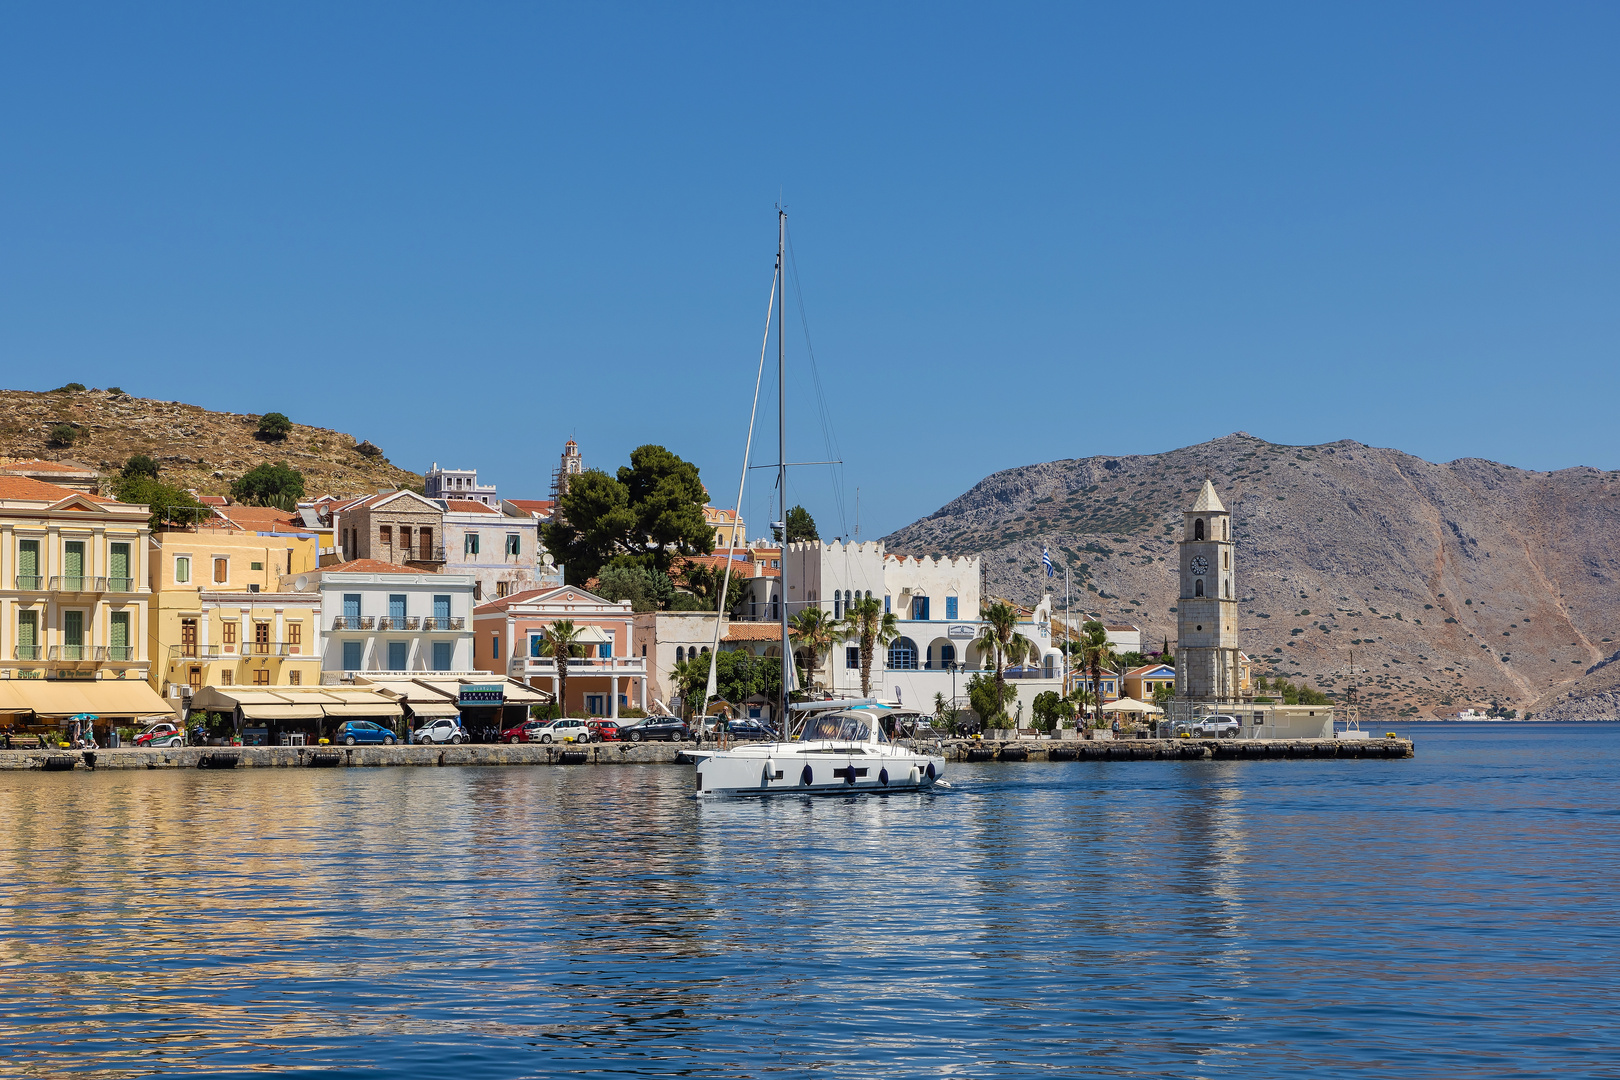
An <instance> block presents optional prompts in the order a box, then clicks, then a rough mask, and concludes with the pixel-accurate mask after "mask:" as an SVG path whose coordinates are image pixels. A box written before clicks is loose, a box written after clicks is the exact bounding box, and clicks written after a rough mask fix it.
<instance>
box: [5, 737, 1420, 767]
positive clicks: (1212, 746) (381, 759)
mask: <svg viewBox="0 0 1620 1080" xmlns="http://www.w3.org/2000/svg"><path fill="white" fill-rule="evenodd" d="M705 745H712V744H705ZM922 745H924V746H927V747H929V748H931V749H933V750H934V751H935V752H938V753H942V754H943V755H944V756H945V757H946V758H947V759H949V760H951V761H964V762H980V761H1004V762H1022V761H1037V762H1041V761H1189V760H1201V759H1220V760H1273V759H1275V760H1284V759H1291V758H1409V757H1412V756H1413V755H1414V754H1415V752H1416V750H1415V746H1414V744H1413V742H1412V740H1410V739H1399V738H1381V739H1125V740H1119V741H1098V742H1090V741H1071V740H1053V739H1021V740H1016V741H1007V742H985V741H979V740H976V739H947V740H944V741H943V742H933V743H924V744H922ZM694 749H695V747H694V745H693V744H691V743H665V742H661V743H592V744H590V745H588V746H571V745H557V744H551V745H540V744H537V743H517V744H510V743H489V744H485V743H464V744H462V745H459V746H181V747H169V748H164V749H157V750H147V749H134V748H119V749H116V750H96V751H91V752H88V753H87V752H85V751H79V750H61V749H57V750H49V749H46V750H3V751H0V770H6V769H11V770H27V769H35V770H42V771H63V772H66V771H72V770H90V769H96V770H102V769H197V768H202V769H209V768H214V769H237V768H242V769H300V768H303V769H307V768H378V767H389V766H404V767H411V766H414V767H422V768H428V767H435V768H436V767H439V766H458V765H459V766H494V765H570V766H573V765H675V764H685V763H686V762H687V761H688V760H689V759H688V756H687V755H688V754H690V753H691V752H692V751H693V750H694Z"/></svg>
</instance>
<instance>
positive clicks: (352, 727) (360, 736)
mask: <svg viewBox="0 0 1620 1080" xmlns="http://www.w3.org/2000/svg"><path fill="white" fill-rule="evenodd" d="M334 741H336V742H340V743H342V744H343V745H344V746H353V745H354V744H355V743H382V744H383V745H385V746H393V745H394V733H393V731H391V730H390V729H388V728H385V727H383V726H382V725H380V724H373V723H372V722H371V721H370V720H345V721H344V722H343V726H342V727H340V728H338V729H337V739H336V740H334Z"/></svg>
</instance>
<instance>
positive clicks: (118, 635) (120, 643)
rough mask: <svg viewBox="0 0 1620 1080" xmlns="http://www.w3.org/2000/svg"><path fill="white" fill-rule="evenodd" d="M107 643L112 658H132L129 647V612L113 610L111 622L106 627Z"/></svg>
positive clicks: (132, 652) (132, 654)
mask: <svg viewBox="0 0 1620 1080" xmlns="http://www.w3.org/2000/svg"><path fill="white" fill-rule="evenodd" d="M107 644H108V645H109V646H111V648H110V650H109V655H110V657H111V658H112V659H114V660H130V659H133V658H134V656H135V653H134V650H132V649H131V648H130V647H129V612H127V611H115V612H113V613H112V623H111V625H110V626H109V627H108V629H107Z"/></svg>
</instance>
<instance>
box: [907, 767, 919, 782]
mask: <svg viewBox="0 0 1620 1080" xmlns="http://www.w3.org/2000/svg"><path fill="white" fill-rule="evenodd" d="M921 779H922V772H921V770H919V769H918V768H917V766H915V765H913V766H912V767H911V771H910V772H909V773H907V774H906V783H908V784H916V783H917V781H919V780H921Z"/></svg>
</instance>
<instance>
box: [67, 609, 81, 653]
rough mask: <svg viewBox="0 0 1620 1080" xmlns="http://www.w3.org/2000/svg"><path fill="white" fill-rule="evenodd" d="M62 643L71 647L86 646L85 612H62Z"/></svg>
mask: <svg viewBox="0 0 1620 1080" xmlns="http://www.w3.org/2000/svg"><path fill="white" fill-rule="evenodd" d="M62 644H63V645H66V646H67V647H68V648H70V649H78V648H82V647H83V646H84V612H82V611H64V612H62Z"/></svg>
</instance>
